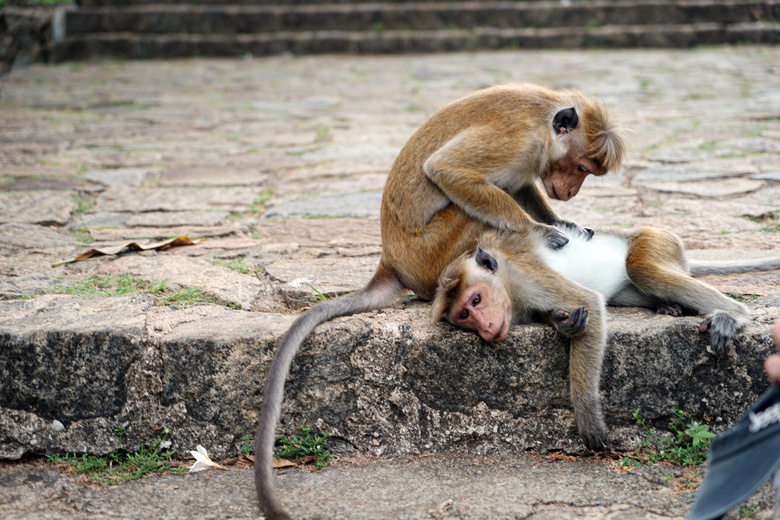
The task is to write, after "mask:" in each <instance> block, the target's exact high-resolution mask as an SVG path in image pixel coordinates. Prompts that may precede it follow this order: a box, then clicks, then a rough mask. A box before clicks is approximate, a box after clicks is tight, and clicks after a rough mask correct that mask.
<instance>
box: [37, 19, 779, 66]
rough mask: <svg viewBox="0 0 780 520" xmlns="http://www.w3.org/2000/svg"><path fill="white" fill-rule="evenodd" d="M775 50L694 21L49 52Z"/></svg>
mask: <svg viewBox="0 0 780 520" xmlns="http://www.w3.org/2000/svg"><path fill="white" fill-rule="evenodd" d="M742 43H753V44H777V43H780V24H765V23H762V22H757V23H741V24H729V25H724V24H717V23H699V24H689V25H667V24H664V25H652V26H639V25H619V26H605V27H597V28H582V27H577V28H562V29H552V28H523V29H497V28H475V29H471V30H463V29H457V30H441V31H382V32H376V31H360V32H349V31H318V32H310V33H307V32H290V31H280V32H276V33H264V34H236V35H234V34H219V33H215V34H135V33H129V32H122V33H94V34H83V35H78V36H74V37H68V38H66V39H65V40H63V41H60V42H58V43H57V44H56V45H55V46H54V48H53V49H52V59H53V60H54V61H64V60H79V59H87V58H91V57H97V56H105V57H108V56H120V57H125V58H161V57H168V58H173V57H188V56H241V55H245V54H251V55H253V56H265V55H274V54H281V53H292V54H317V53H354V54H383V53H403V52H442V51H464V50H473V49H507V48H508V49H512V48H515V49H541V48H564V49H576V48H593V47H601V48H621V47H659V48H684V47H693V46H696V45H719V44H742Z"/></svg>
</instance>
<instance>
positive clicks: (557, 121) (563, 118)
mask: <svg viewBox="0 0 780 520" xmlns="http://www.w3.org/2000/svg"><path fill="white" fill-rule="evenodd" d="M579 122H580V118H579V117H578V116H577V110H575V109H574V107H571V108H564V109H563V110H560V111H559V112H558V113H557V114H555V117H553V128H555V131H556V132H557V133H558V134H559V135H560V134H565V133H567V132H570V131H572V130H574V129H575V128H577V124H578V123H579Z"/></svg>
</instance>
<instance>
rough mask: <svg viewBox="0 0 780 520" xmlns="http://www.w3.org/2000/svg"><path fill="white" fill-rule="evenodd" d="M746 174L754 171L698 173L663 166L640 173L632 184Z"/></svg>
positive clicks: (698, 179)
mask: <svg viewBox="0 0 780 520" xmlns="http://www.w3.org/2000/svg"><path fill="white" fill-rule="evenodd" d="M753 171H755V168H753ZM746 173H752V171H751V172H740V171H719V170H711V171H698V170H693V169H684V168H678V167H671V166H661V167H653V168H647V169H645V170H642V171H640V172H639V173H637V174H636V175H635V176H634V177H633V179H632V183H634V184H648V183H653V182H667V181H674V182H687V181H700V180H706V179H721V178H729V177H742V176H744V175H745V174H746Z"/></svg>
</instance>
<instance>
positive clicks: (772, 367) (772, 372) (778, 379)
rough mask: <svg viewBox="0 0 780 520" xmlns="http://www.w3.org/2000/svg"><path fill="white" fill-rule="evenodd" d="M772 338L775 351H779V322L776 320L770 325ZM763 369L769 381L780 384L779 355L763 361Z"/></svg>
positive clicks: (773, 355)
mask: <svg viewBox="0 0 780 520" xmlns="http://www.w3.org/2000/svg"><path fill="white" fill-rule="evenodd" d="M772 337H773V338H774V341H775V346H776V347H777V350H778V351H780V320H777V321H776V322H774V324H773V325H772ZM764 369H765V370H766V373H767V375H768V376H769V380H770V381H772V382H773V383H780V354H772V355H771V356H769V357H768V358H766V360H765V361H764Z"/></svg>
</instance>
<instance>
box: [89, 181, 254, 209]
mask: <svg viewBox="0 0 780 520" xmlns="http://www.w3.org/2000/svg"><path fill="white" fill-rule="evenodd" d="M257 196H258V190H257V189H254V188H246V187H236V188H189V187H182V188H155V189H150V188H132V187H118V188H110V189H108V190H106V191H105V192H103V193H101V194H100V196H99V197H98V199H97V203H96V206H95V210H94V211H96V212H130V213H141V212H147V211H190V210H210V209H218V210H222V211H238V212H243V211H247V210H249V208H250V207H251V206H252V204H253V202H254V200H255V199H256V198H257Z"/></svg>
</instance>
